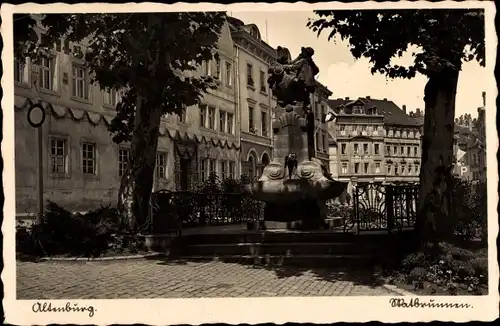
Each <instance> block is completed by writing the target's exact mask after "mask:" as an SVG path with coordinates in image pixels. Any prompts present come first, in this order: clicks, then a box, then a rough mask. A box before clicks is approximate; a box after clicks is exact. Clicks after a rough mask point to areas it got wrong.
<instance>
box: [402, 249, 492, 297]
mask: <svg viewBox="0 0 500 326" xmlns="http://www.w3.org/2000/svg"><path fill="white" fill-rule="evenodd" d="M474 257H476V258H474ZM400 273H401V274H400V275H399V276H398V278H399V279H400V280H403V281H405V282H407V283H409V284H412V285H413V287H414V289H415V290H418V289H423V288H424V287H425V286H427V287H433V288H434V291H436V289H437V288H441V289H442V290H445V291H446V292H447V293H449V294H450V295H456V294H457V293H458V291H459V290H463V291H466V292H468V293H471V294H481V288H482V287H484V286H485V285H486V284H487V279H488V258H487V250H479V251H470V250H467V249H463V248H459V247H456V246H454V245H451V244H447V243H440V244H439V255H438V256H435V257H431V256H430V255H428V254H427V253H425V252H423V251H418V252H415V253H412V254H410V255H408V256H406V257H405V259H404V260H403V262H402V264H401V270H400Z"/></svg>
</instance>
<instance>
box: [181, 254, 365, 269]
mask: <svg viewBox="0 0 500 326" xmlns="http://www.w3.org/2000/svg"><path fill="white" fill-rule="evenodd" d="M180 260H181V261H182V260H188V261H196V262H211V261H220V262H225V263H237V264H245V265H257V266H296V267H306V268H310V267H315V268H319V267H322V268H328V267H330V268H339V267H368V266H371V265H372V264H373V257H372V256H368V255H292V256H285V255H226V256H211V255H190V256H181V257H180Z"/></svg>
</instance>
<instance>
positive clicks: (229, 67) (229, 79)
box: [226, 62, 233, 86]
mask: <svg viewBox="0 0 500 326" xmlns="http://www.w3.org/2000/svg"><path fill="white" fill-rule="evenodd" d="M232 85H233V66H232V65H231V63H230V62H226V86H232Z"/></svg>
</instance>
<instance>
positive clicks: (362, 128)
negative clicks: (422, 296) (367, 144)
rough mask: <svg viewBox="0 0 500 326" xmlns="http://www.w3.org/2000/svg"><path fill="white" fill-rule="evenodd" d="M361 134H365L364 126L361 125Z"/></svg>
mask: <svg viewBox="0 0 500 326" xmlns="http://www.w3.org/2000/svg"><path fill="white" fill-rule="evenodd" d="M361 132H362V133H366V125H361Z"/></svg>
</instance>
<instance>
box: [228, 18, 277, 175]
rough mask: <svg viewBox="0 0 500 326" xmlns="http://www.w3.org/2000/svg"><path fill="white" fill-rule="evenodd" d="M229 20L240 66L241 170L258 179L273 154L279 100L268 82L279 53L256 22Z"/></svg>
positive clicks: (237, 85) (238, 86) (238, 96)
mask: <svg viewBox="0 0 500 326" xmlns="http://www.w3.org/2000/svg"><path fill="white" fill-rule="evenodd" d="M228 21H229V26H230V29H231V36H232V39H233V41H234V58H235V59H234V60H235V64H236V65H237V68H236V70H235V71H236V73H237V76H236V83H237V84H236V89H237V94H236V101H237V106H238V111H239V116H238V119H239V122H240V143H241V173H242V174H244V175H247V176H248V177H250V178H256V177H258V176H260V175H261V174H262V171H263V169H264V167H265V166H266V165H267V164H268V163H269V162H270V161H271V157H272V139H273V136H272V128H271V119H272V114H273V108H274V107H275V103H276V101H275V100H274V99H273V96H272V94H271V90H270V89H269V86H268V84H267V78H268V73H267V71H268V69H269V66H270V64H271V62H272V61H273V60H275V57H276V52H275V50H274V49H273V48H272V47H270V46H269V45H268V44H267V43H266V42H264V41H263V40H262V38H261V35H260V31H259V29H258V28H257V26H256V25H254V24H248V25H245V24H244V23H243V22H242V21H240V20H238V19H236V18H232V17H229V19H228Z"/></svg>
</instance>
